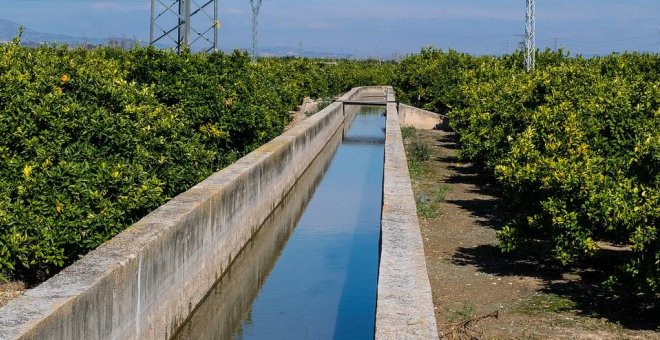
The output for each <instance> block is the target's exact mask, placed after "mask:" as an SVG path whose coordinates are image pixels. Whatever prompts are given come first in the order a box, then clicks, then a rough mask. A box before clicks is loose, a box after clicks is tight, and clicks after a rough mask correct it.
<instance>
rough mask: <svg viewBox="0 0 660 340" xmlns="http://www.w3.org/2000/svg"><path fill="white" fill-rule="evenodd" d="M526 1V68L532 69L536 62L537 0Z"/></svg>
mask: <svg viewBox="0 0 660 340" xmlns="http://www.w3.org/2000/svg"><path fill="white" fill-rule="evenodd" d="M525 2H526V5H527V6H526V7H527V10H526V11H525V37H524V38H525V69H526V70H527V71H531V70H533V69H534V64H535V63H536V0H525Z"/></svg>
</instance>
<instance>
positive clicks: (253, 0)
mask: <svg viewBox="0 0 660 340" xmlns="http://www.w3.org/2000/svg"><path fill="white" fill-rule="evenodd" d="M250 6H251V7H252V58H253V59H257V33H258V32H257V27H258V26H259V10H260V9H261V0H250Z"/></svg>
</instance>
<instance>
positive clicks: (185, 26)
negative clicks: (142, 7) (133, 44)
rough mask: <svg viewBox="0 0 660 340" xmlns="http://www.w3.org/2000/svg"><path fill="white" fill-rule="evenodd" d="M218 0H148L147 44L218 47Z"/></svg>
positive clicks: (211, 48) (178, 46)
mask: <svg viewBox="0 0 660 340" xmlns="http://www.w3.org/2000/svg"><path fill="white" fill-rule="evenodd" d="M218 1H219V0H201V1H200V0H151V20H150V29H149V44H150V45H152V46H153V45H155V44H156V43H158V44H163V45H167V44H171V43H173V44H174V48H175V49H176V51H177V53H181V51H183V50H184V49H185V48H190V49H195V50H200V51H203V52H214V51H217V50H218V29H220V20H219V19H218Z"/></svg>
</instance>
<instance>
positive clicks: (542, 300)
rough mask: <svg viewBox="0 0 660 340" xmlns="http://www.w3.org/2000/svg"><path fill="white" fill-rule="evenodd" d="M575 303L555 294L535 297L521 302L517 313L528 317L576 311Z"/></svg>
mask: <svg viewBox="0 0 660 340" xmlns="http://www.w3.org/2000/svg"><path fill="white" fill-rule="evenodd" d="M575 307H576V304H575V302H573V301H572V300H570V299H567V298H564V297H561V296H557V295H554V294H548V295H534V296H531V297H529V298H527V299H525V300H523V301H521V302H520V304H519V305H518V308H517V311H518V312H520V313H522V314H527V315H538V314H545V313H560V312H567V311H571V310H574V309H575Z"/></svg>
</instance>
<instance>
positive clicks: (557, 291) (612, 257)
mask: <svg viewBox="0 0 660 340" xmlns="http://www.w3.org/2000/svg"><path fill="white" fill-rule="evenodd" d="M438 142H439V143H440V145H441V146H443V147H446V148H450V149H457V148H458V145H457V143H456V141H455V139H454V138H453V137H452V136H451V135H449V136H444V137H443V138H441V139H439V140H438ZM436 160H437V161H438V162H445V163H449V164H450V166H449V169H452V170H453V171H454V172H455V174H454V175H452V176H451V177H450V178H449V179H448V180H447V181H446V182H448V183H454V184H466V185H474V186H475V189H474V190H473V192H474V193H477V194H481V195H484V197H485V198H483V199H472V200H447V203H450V204H454V205H456V206H458V207H460V208H462V209H465V210H467V211H469V212H470V214H472V215H473V216H476V217H478V220H479V221H480V224H481V225H482V226H484V227H489V228H493V229H496V230H499V229H501V228H502V226H503V225H504V223H505V220H506V218H505V216H504V214H503V212H502V209H500V206H501V201H500V199H499V197H500V191H499V190H498V189H497V188H495V187H493V186H492V185H490V184H489V183H490V181H489V180H488V179H485V178H483V177H481V176H479V174H478V172H477V169H475V167H474V166H471V165H465V164H461V163H460V160H459V159H458V158H456V157H439V158H438V159H436ZM628 255H629V254H627V253H625V252H621V251H611V250H602V251H600V252H599V254H598V255H597V256H596V257H595V258H593V259H592V260H591V261H590V262H589V263H588V264H585V265H583V266H581V267H574V268H568V269H567V268H559V267H557V266H554V265H553V263H551V262H550V261H548V260H544V259H539V258H534V257H522V256H514V255H511V254H503V253H502V252H501V251H500V248H499V247H498V246H497V245H479V246H476V247H470V248H466V247H463V248H459V249H458V251H457V252H456V253H455V254H454V255H453V258H452V263H454V264H455V265H459V266H474V267H476V268H477V269H478V270H479V271H480V272H483V273H487V274H492V275H496V276H518V277H519V276H524V277H531V278H536V279H540V280H541V281H542V282H543V288H542V291H543V292H544V293H547V294H554V295H557V296H560V297H564V298H567V299H569V300H571V301H572V302H573V303H574V305H575V311H576V312H577V313H578V314H580V315H584V316H589V317H594V318H605V319H607V320H608V321H610V322H614V323H617V324H620V325H621V326H623V327H625V328H628V329H635V330H660V306H659V305H658V304H654V303H653V302H651V301H647V300H644V299H643V298H641V297H639V296H637V295H635V294H632V293H631V291H632V290H631V289H629V288H626V287H615V288H612V287H610V288H606V287H605V286H604V284H603V282H604V281H605V280H607V274H605V273H607V272H611V268H612V267H613V266H618V265H622V264H623V263H624V262H625V260H626V258H627V256H628Z"/></svg>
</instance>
